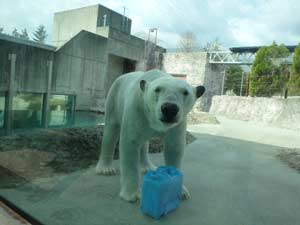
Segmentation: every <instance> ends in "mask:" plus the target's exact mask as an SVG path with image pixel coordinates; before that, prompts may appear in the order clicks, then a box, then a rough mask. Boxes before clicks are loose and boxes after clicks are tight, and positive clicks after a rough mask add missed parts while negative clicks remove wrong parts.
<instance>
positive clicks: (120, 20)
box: [97, 5, 131, 34]
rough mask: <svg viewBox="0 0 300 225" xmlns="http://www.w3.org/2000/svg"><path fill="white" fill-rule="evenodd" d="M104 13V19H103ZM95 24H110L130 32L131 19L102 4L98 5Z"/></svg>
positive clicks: (100, 25)
mask: <svg viewBox="0 0 300 225" xmlns="http://www.w3.org/2000/svg"><path fill="white" fill-rule="evenodd" d="M105 15H106V19H104V16H105ZM97 26H98V27H103V26H110V27H112V28H114V29H117V30H120V31H122V32H124V33H126V34H130V33H131V19H129V18H128V17H124V16H123V15H121V14H119V13H117V12H114V11H112V10H111V9H109V8H106V7H105V6H102V5H99V10H98V20H97Z"/></svg>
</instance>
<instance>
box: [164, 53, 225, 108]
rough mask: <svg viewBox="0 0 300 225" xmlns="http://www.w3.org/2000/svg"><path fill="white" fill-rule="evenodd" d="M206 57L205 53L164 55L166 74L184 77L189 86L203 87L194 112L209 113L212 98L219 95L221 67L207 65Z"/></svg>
mask: <svg viewBox="0 0 300 225" xmlns="http://www.w3.org/2000/svg"><path fill="white" fill-rule="evenodd" d="M207 57H208V56H207V52H176V53H169V52H168V53H166V54H165V55H164V61H163V68H164V70H165V71H166V72H167V73H170V74H174V75H186V81H187V82H188V83H190V84H191V85H193V86H197V85H200V84H201V85H204V86H205V88H206V92H205V94H204V95H203V96H202V97H201V98H200V100H198V102H197V103H196V105H195V110H196V111H197V110H201V111H209V108H210V105H211V100H212V97H213V96H214V95H219V94H220V93H221V88H222V76H221V70H222V69H223V67H222V66H216V65H211V64H209V63H208V58H207Z"/></svg>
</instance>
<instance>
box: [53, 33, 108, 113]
mask: <svg viewBox="0 0 300 225" xmlns="http://www.w3.org/2000/svg"><path fill="white" fill-rule="evenodd" d="M106 47H107V39H106V38H104V37H101V36H99V35H95V34H92V33H89V32H86V31H82V32H80V33H79V34H78V35H77V36H75V37H74V38H73V39H72V40H70V41H69V42H68V43H67V44H66V45H64V46H63V47H62V48H60V49H59V50H58V51H57V52H56V54H55V63H54V65H55V66H54V74H53V83H52V84H53V85H52V89H53V92H55V93H68V94H71V95H76V96H77V109H80V110H88V109H90V108H91V107H93V106H94V105H95V104H96V103H95V102H97V101H98V99H101V98H104V95H105V90H104V78H105V75H106V71H107V68H106V67H107V48H106Z"/></svg>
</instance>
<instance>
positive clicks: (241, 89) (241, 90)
mask: <svg viewBox="0 0 300 225" xmlns="http://www.w3.org/2000/svg"><path fill="white" fill-rule="evenodd" d="M244 73H245V72H244V71H243V72H242V81H241V88H240V96H242V92H243V83H244Z"/></svg>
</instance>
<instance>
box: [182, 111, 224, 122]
mask: <svg viewBox="0 0 300 225" xmlns="http://www.w3.org/2000/svg"><path fill="white" fill-rule="evenodd" d="M187 122H188V124H191V125H193V124H200V123H207V124H219V123H220V122H219V121H218V119H217V118H216V117H215V116H213V115H211V114H209V113H206V112H195V111H194V112H191V113H189V114H188V117H187Z"/></svg>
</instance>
